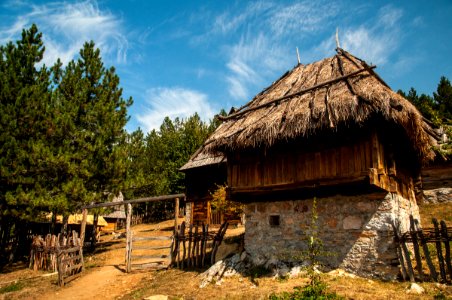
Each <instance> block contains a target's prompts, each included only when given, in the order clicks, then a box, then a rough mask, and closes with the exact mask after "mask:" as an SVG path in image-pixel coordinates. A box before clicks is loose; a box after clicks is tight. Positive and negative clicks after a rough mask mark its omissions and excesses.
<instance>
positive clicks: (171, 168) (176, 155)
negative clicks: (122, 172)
mask: <svg viewBox="0 0 452 300" xmlns="http://www.w3.org/2000/svg"><path fill="white" fill-rule="evenodd" d="M182 100H183V99H181V101H182ZM220 114H222V115H225V112H224V110H222V111H221V112H220ZM218 125H219V121H218V120H217V119H216V118H214V119H213V120H211V121H209V122H204V121H202V120H201V118H200V117H199V115H198V114H196V113H195V114H194V115H193V116H191V117H189V118H187V119H179V118H176V119H174V120H171V119H170V118H168V117H166V118H165V119H164V121H163V123H162V125H161V126H160V129H158V130H155V129H154V130H152V131H151V132H149V133H148V134H146V135H144V133H143V132H142V130H141V129H137V130H136V131H134V132H132V133H131V134H129V135H128V137H127V147H128V155H127V157H128V170H127V176H126V184H125V189H124V190H123V193H124V196H125V198H126V199H133V198H140V197H148V196H156V195H165V194H178V193H183V192H185V183H184V173H182V172H180V171H179V169H180V168H181V167H182V166H183V165H184V164H185V163H187V161H188V160H189V159H190V157H191V155H193V154H194V153H195V151H196V150H197V149H198V148H199V147H200V146H201V145H202V144H203V143H204V141H205V140H206V139H207V137H208V136H209V135H210V134H211V133H212V132H213V131H214V130H215V129H216V128H217V126H218ZM137 208H138V211H141V213H143V214H145V215H146V216H147V217H148V219H151V220H160V219H165V218H166V217H168V213H173V202H168V203H165V202H153V203H148V204H142V205H141V206H140V207H137Z"/></svg>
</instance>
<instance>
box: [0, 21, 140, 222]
mask: <svg viewBox="0 0 452 300" xmlns="http://www.w3.org/2000/svg"><path fill="white" fill-rule="evenodd" d="M44 51H45V47H44V44H43V41H42V34H41V33H39V32H38V29H37V27H36V26H35V25H32V26H31V27H30V29H28V30H24V31H23V33H22V38H21V40H19V41H17V42H16V44H13V43H12V42H10V43H8V44H6V45H5V46H0V123H1V126H2V131H1V132H0V208H1V212H2V215H0V218H1V217H2V216H12V217H18V218H21V219H33V218H34V217H35V216H36V215H38V214H39V213H40V212H42V211H55V212H63V211H65V212H72V211H74V210H75V209H77V208H78V207H80V206H81V205H83V204H86V203H89V202H92V201H96V202H97V201H103V200H106V198H107V196H108V194H109V193H115V192H117V191H119V189H120V187H121V185H122V182H123V181H124V179H125V171H126V162H127V157H126V151H125V138H126V132H125V130H124V126H125V124H126V122H127V120H128V117H127V107H129V106H130V105H131V104H132V99H128V100H125V99H123V98H122V89H121V88H120V87H119V77H118V76H117V75H116V73H115V70H114V68H113V67H111V68H108V69H107V68H105V67H104V65H103V62H102V59H101V56H100V51H99V49H96V48H95V45H94V43H93V42H89V43H85V45H84V46H83V48H82V49H81V50H80V57H79V59H78V60H77V61H71V62H69V63H68V65H67V66H66V67H64V68H63V66H62V64H61V62H60V61H59V60H58V61H57V62H56V63H55V65H54V66H53V67H52V68H50V69H49V68H47V67H46V66H45V65H40V63H41V60H42V57H43V54H44Z"/></svg>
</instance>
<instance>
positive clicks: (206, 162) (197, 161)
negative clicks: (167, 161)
mask: <svg viewBox="0 0 452 300" xmlns="http://www.w3.org/2000/svg"><path fill="white" fill-rule="evenodd" d="M223 162H226V157H225V156H224V155H222V154H221V153H209V152H207V151H206V149H205V148H204V146H201V147H200V148H199V149H198V150H196V152H195V153H194V154H193V155H192V156H191V157H190V159H189V160H188V162H187V163H186V164H185V165H183V166H182V167H181V168H180V169H179V171H183V172H185V171H187V170H191V169H195V168H201V167H206V166H212V165H216V164H220V163H223Z"/></svg>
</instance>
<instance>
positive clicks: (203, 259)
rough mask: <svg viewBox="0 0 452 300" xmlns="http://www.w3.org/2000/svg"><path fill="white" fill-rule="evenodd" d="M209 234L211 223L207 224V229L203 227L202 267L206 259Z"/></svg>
mask: <svg viewBox="0 0 452 300" xmlns="http://www.w3.org/2000/svg"><path fill="white" fill-rule="evenodd" d="M208 234H209V224H206V226H205V230H204V228H203V237H202V260H201V266H202V267H204V263H205V260H206V253H207V237H208Z"/></svg>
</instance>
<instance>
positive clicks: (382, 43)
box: [311, 6, 403, 65]
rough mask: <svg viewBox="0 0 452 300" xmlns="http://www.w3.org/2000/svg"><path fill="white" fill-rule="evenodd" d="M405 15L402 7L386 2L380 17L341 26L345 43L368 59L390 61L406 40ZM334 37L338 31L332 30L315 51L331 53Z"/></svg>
mask: <svg viewBox="0 0 452 300" xmlns="http://www.w3.org/2000/svg"><path fill="white" fill-rule="evenodd" d="M402 16H403V11H402V10H400V9H396V8H393V7H392V6H385V7H383V8H381V9H380V11H379V13H378V14H377V17H376V18H374V19H371V20H370V21H369V22H368V23H367V24H361V25H359V26H356V27H348V28H345V29H342V28H339V39H340V44H341V47H342V48H343V49H345V50H347V51H349V52H351V53H352V54H354V55H356V56H358V57H359V58H362V59H364V60H365V61H367V62H368V63H373V64H377V65H384V64H386V63H387V62H388V61H389V60H390V58H391V56H392V55H393V54H394V53H395V52H396V51H397V49H398V48H399V46H400V43H401V41H402V37H403V34H402V32H401V30H400V19H401V17H402ZM334 39H335V37H334V34H331V35H330V36H329V37H328V38H327V39H325V40H324V41H322V42H321V43H320V44H319V45H318V46H317V47H314V48H313V49H314V51H311V52H320V53H322V55H323V56H325V55H326V54H327V53H328V55H330V53H331V50H332V49H334V48H335V42H334Z"/></svg>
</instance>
